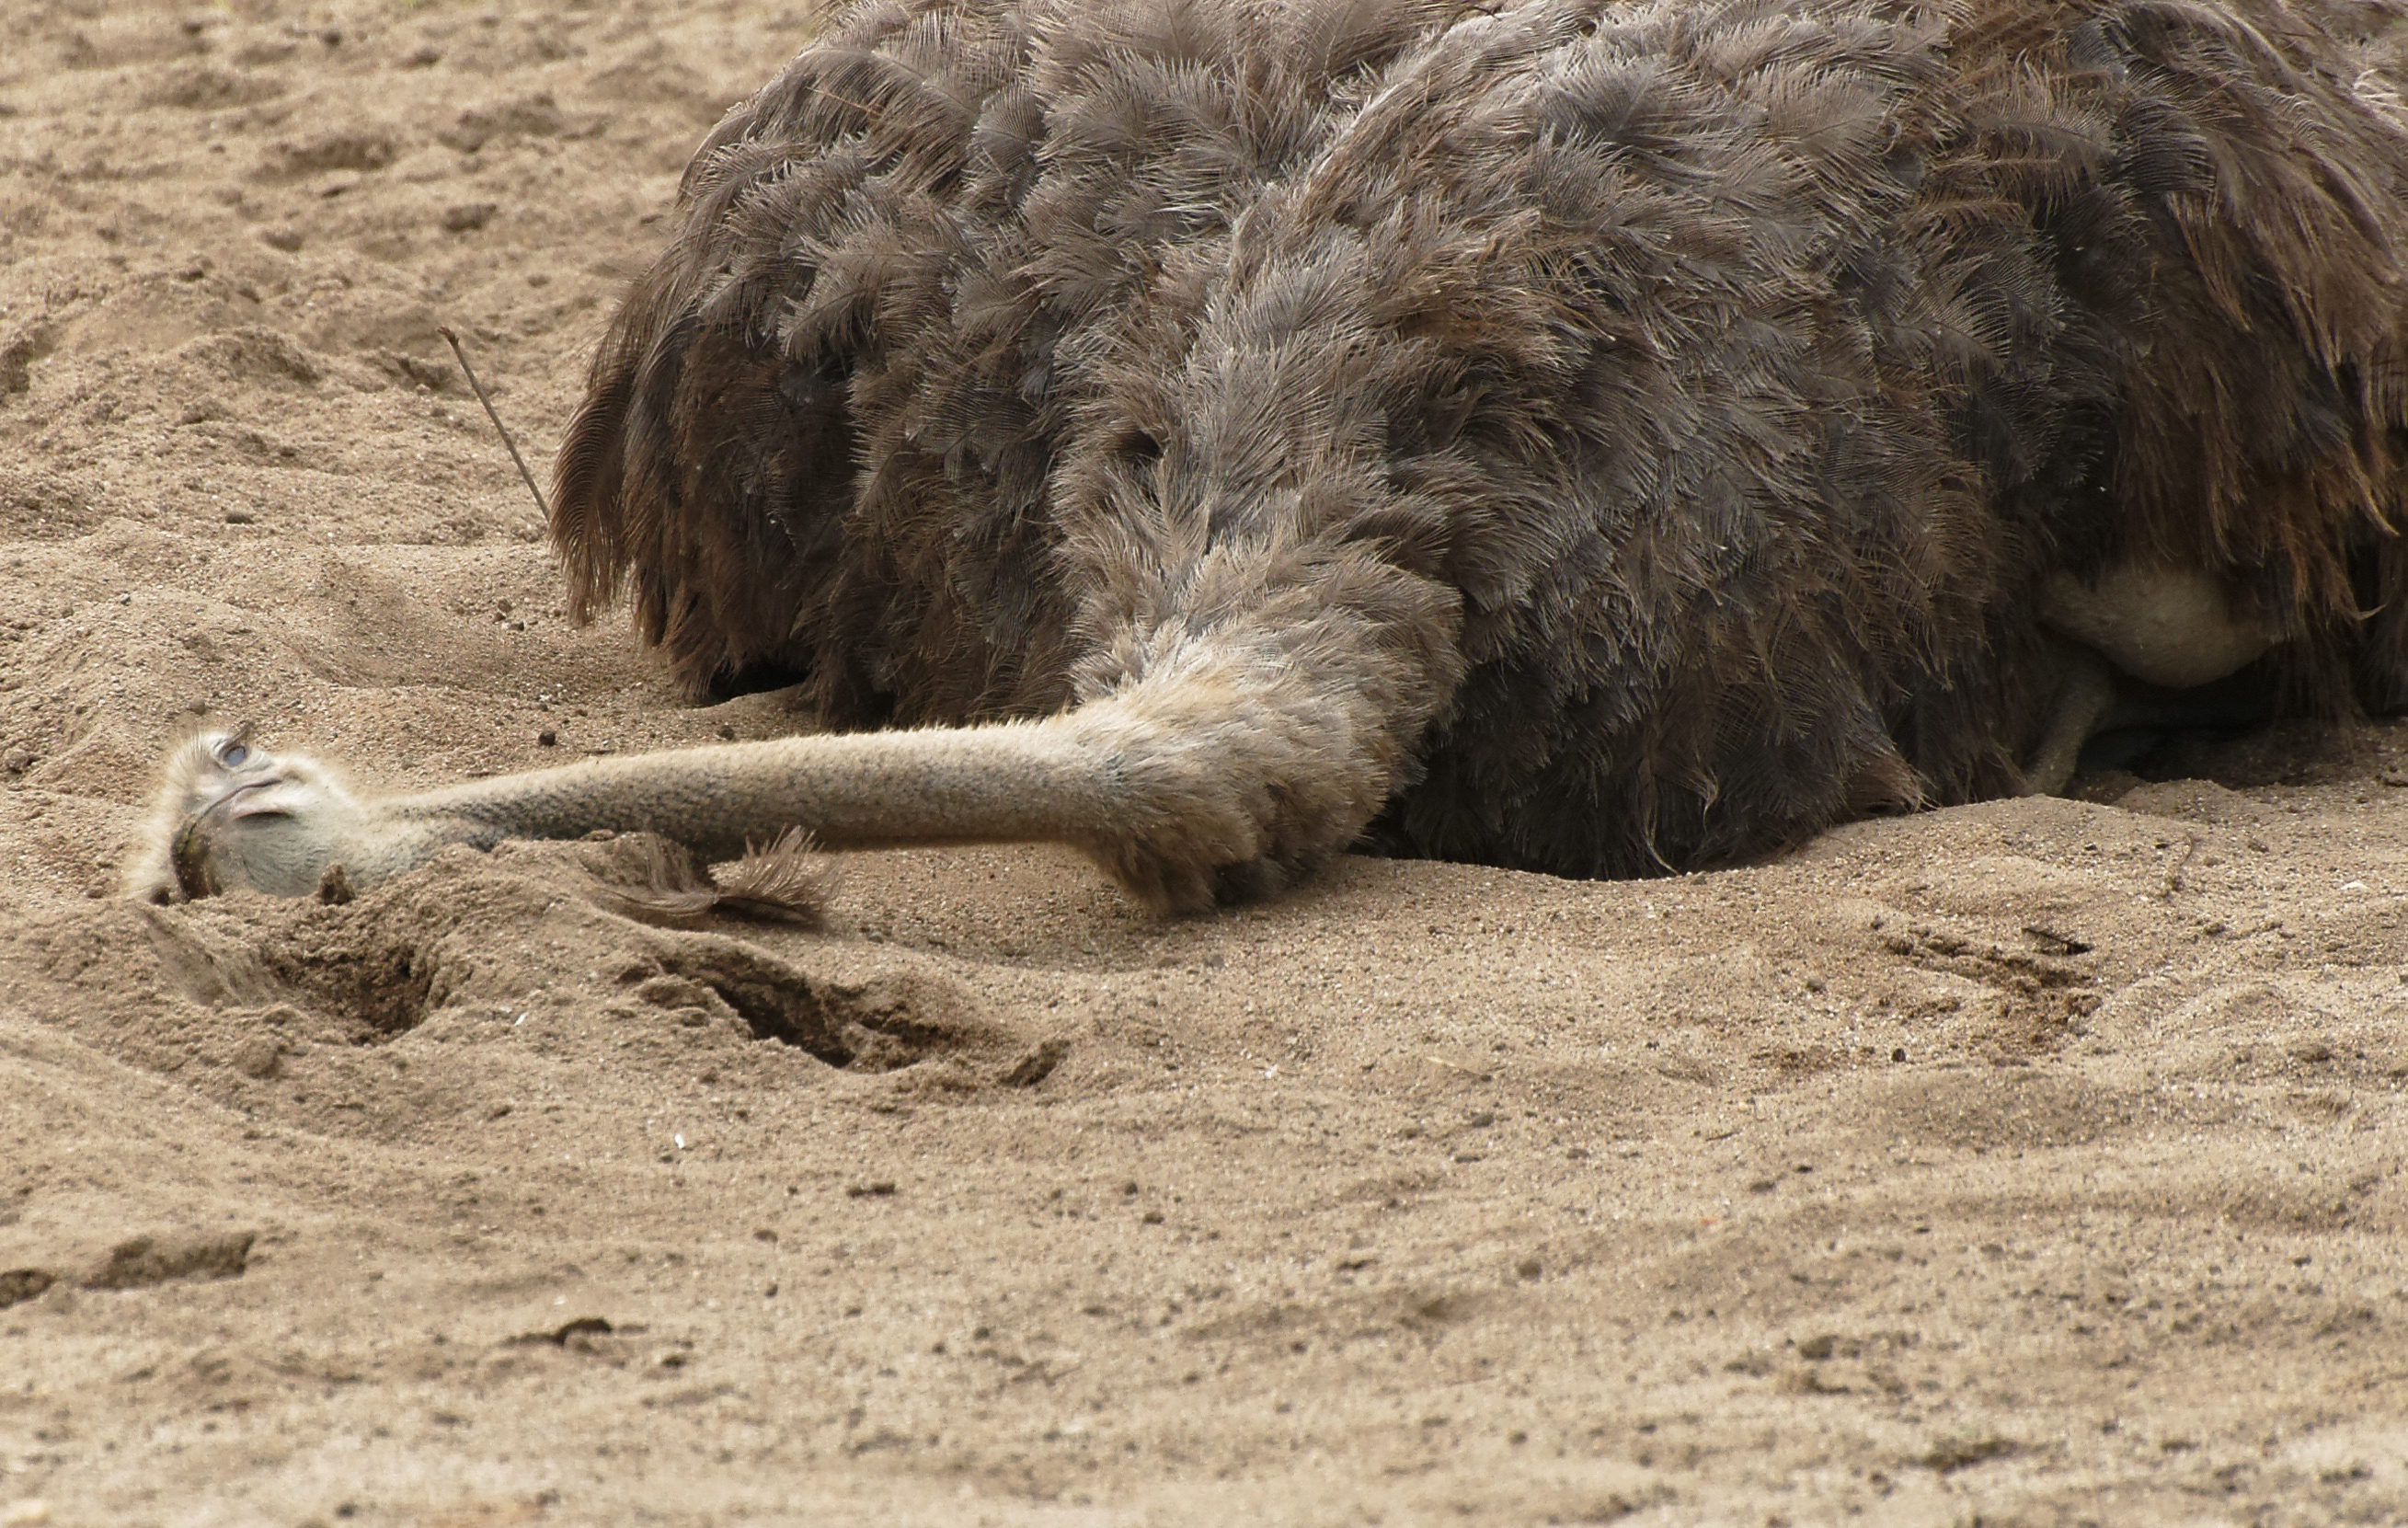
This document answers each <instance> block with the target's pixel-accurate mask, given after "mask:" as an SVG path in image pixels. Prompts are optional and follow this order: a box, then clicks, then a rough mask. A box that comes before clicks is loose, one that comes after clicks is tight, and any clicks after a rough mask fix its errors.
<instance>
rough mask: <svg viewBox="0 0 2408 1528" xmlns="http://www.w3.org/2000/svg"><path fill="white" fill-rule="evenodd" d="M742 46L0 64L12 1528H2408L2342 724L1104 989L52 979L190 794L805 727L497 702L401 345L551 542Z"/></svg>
mask: <svg viewBox="0 0 2408 1528" xmlns="http://www.w3.org/2000/svg"><path fill="white" fill-rule="evenodd" d="M809 27H810V13H809V12H808V11H807V10H806V9H804V8H802V7H799V6H797V7H790V8H787V9H783V10H781V9H777V8H775V7H769V8H762V7H753V6H750V5H742V4H727V3H711V0H697V3H691V4H683V5H674V6H672V5H660V6H642V5H637V4H633V3H627V4H619V5H611V4H588V5H578V4H567V5H562V6H558V7H523V8H514V9H513V8H504V7H485V8H480V7H478V6H476V5H473V4H461V3H456V0H339V3H337V4H333V5H329V6H319V5H313V6H310V7H308V8H307V9H306V10H305V9H303V8H301V7H297V6H294V5H292V4H289V3H282V0H231V3H228V4H222V5H219V6H216V7H210V6H208V5H205V4H197V3H196V4H193V5H177V6H165V5H161V6H145V5H137V4H133V3H130V0H121V3H114V4H111V3H104V0H9V3H8V4H7V5H6V6H5V7H0V541H5V542H6V544H5V546H0V786H5V789H0V864H5V865H6V866H7V874H6V878H5V880H0V1307H5V1308H0V1524H5V1525H7V1528H30V1525H32V1524H36V1523H54V1524H62V1525H67V1524H117V1523H161V1524H168V1523H173V1524H305V1523H310V1524H322V1525H328V1528H331V1525H334V1524H337V1523H354V1524H425V1525H430V1528H432V1525H445V1528H470V1525H484V1524H501V1523H638V1522H640V1523H693V1524H704V1523H710V1524H724V1523H738V1522H783V1521H795V1522H802V1521H837V1522H867V1523H898V1524H901V1523H926V1524H957V1523H958V1524H970V1523H997V1524H1003V1523H1065V1524H1068V1523H1079V1524H1105V1523H1124V1522H1142V1523H1161V1524H1218V1523H1226V1522H1237V1521H1267V1522H1281V1523H1355V1522H1383V1523H1389V1524H1413V1523H1458V1522H1461V1523H1540V1522H1565V1523H1570V1522H1604V1521H1628V1522H1633V1523H1690V1522H1695V1523H1799V1524H1803V1523H1810V1522H1827V1521H1860V1522H1865V1523H1901V1524H1905V1523H1914V1524H1923V1523H1942V1522H1972V1521H1980V1522H1983V1523H2005V1522H2019V1523H2059V1522H2065V1523H2071V1522H2084V1521H2091V1522H2101V1523H2119V1524H2120V1523H2149V1522H2184V1523H2221V1522H2234V1523H2241V1522H2247V1523H2303V1524H2304V1523H2327V1522H2336V1521H2367V1522H2378V1521H2403V1520H2408V1265H2403V1252H2408V1177H2403V1175H2402V1157H2403V1150H2408V1110H2403V1106H2402V1101H2401V1086H2402V1082H2403V1080H2408V1034H2403V1033H2402V1021H2403V1019H2408V985H2403V973H2402V967H2403V956H2408V928H2403V915H2408V790H2403V789H2400V788H2395V787H2399V786H2402V785H2403V784H2408V773H2403V765H2408V729H2403V728H2401V727H2399V726H2397V725H2384V724H2376V725H2371V726H2360V727H2357V728H2346V729H2343V730H2341V731H2338V732H2334V731H2329V730H2318V729H2315V728H2291V729H2287V730H2284V731H2280V732H2278V733H2276V734H2274V735H2272V736H2271V737H2264V738H2258V739H2253V740H2248V741H2245V742H2238V743H2232V744H2228V745H2222V746H2219V747H2216V748H2210V749H2203V750H2195V751H2194V752H2193V754H2192V755H2191V756H2190V757H2189V760H2188V764H2187V767H2186V770H2183V771H2176V772H2183V773H2188V774H2190V775H2192V776H2194V777H2193V778H2184V779H2173V780H2161V781H2157V782H2156V783H2146V784H2144V783H2142V782H2141V781H2139V780H2136V779H2135V778H2133V777H2131V776H2116V777H2106V778H2091V779H2088V780H2086V781H2085V782H2084V786H2083V790H2082V794H2083V795H2084V796H2085V800H2017V801H2003V802H1995V803H1991V804H1988V805H1983V806H1976V807H1971V808H1968V809H1964V810H1958V811H1949V812H1940V813H1933V814H1928V815H1923V816H1918V817H1914V818H1911V819H1905V820H1896V821H1886V822H1881V823H1871V824H1864V825H1860V826H1856V827H1853V828H1849V829H1844V830H1842V831H1840V832H1836V833H1833V834H1831V835H1829V836H1828V837H1827V838H1825V839H1823V840H1822V841H1820V842H1818V843H1814V844H1813V845H1811V846H1809V847H1808V848H1806V849H1805V850H1804V851H1803V852H1801V853H1799V854H1797V855H1795V856H1793V857H1791V858H1785V859H1782V860H1779V861H1777V862H1773V863H1770V864H1766V865H1764V866H1761V867H1757V868H1751V869H1744V870H1740V871H1735V872H1725V873H1715V874H1704V875H1693V876H1688V877H1684V878H1681V879H1677V880H1665V881H1656V882H1652V883H1629V884H1620V885H1584V884H1574V883H1567V882H1559V881H1554V880H1548V879H1544V878H1541V877H1538V876H1530V875H1517V874H1508V873H1501V872H1492V871H1486V870H1480V869H1470V868H1464V867H1458V866H1450V865H1442V864H1409V863H1388V862H1380V861H1373V860H1365V859H1353V860H1348V861H1346V862H1344V863H1342V864H1340V865H1339V866H1338V867H1337V868H1336V869H1335V870H1334V871H1332V872H1330V873H1329V874H1327V875H1326V876H1325V877H1323V878H1322V879H1321V880H1320V881H1318V882H1317V883H1316V884H1314V885H1312V887H1308V888H1306V889H1304V890H1303V891H1301V892H1299V893H1297V894H1296V895H1294V896H1291V897H1288V898H1287V899H1285V900H1284V901H1280V902H1277V903H1276V904H1273V905H1269V906H1263V907H1256V908H1252V909H1244V910H1239V911H1233V912H1229V913H1226V914H1224V915H1218V916H1214V917H1207V918H1198V919H1189V920H1178V921H1168V922H1166V921H1160V920H1157V919H1154V918H1152V917H1149V916H1146V915H1143V914H1141V913H1140V912H1139V911H1137V910H1136V909H1134V908H1133V907H1132V906H1131V905H1130V904H1128V903H1127V902H1126V901H1124V900H1123V899H1122V898H1121V897H1120V896H1119V895H1118V894H1117V893H1115V892H1114V891H1112V890H1111V889H1110V888H1109V887H1106V886H1105V885H1103V884H1102V883H1101V882H1100V881H1099V879H1098V877H1097V875H1096V874H1095V873H1094V872H1092V871H1091V870H1089V869H1088V868H1086V867H1085V866H1084V865H1082V863H1080V862H1078V861H1076V860H1075V859H1073V858H1069V857H1067V856H1065V855H1061V854H1056V853H1052V852H1045V851H1023V850H996V851H986V852H946V853H919V854H896V855H885V856H867V857H861V858H855V859H853V860H851V861H849V862H847V863H845V864H844V865H843V867H842V880H841V883H840V886H839V890H838V892H837V894H836V901H835V910H834V917H833V921H832V924H831V926H830V928H829V929H828V930H825V931H824V932H820V933H806V932H797V931H774V930H773V931H762V930H757V929H753V928H750V927H747V926H742V925H724V926H715V927H712V928H708V929H704V930H689V931H670V930H661V929H656V928H651V927H646V926H643V925H639V924H637V923H633V922H630V921H628V920H627V919H625V918H624V917H622V916H620V915H617V914H616V913H613V912H611V911H609V907H610V905H611V904H610V901H609V897H608V896H607V894H606V893H605V892H604V891H603V890H601V889H600V888H601V887H604V886H605V885H606V884H607V883H608V882H609V879H610V878H611V877H612V876H613V875H614V874H617V873H619V872H620V871H621V870H622V869H623V868H624V867H623V865H622V861H623V860H624V854H625V850H624V846H612V845H597V844H577V845H569V846H551V847H524V848H518V849H511V850H506V851H503V852H501V853H497V854H495V855H494V856H492V857H490V858H486V857H481V856H479V855H476V854H473V853H469V852H466V851H455V852H453V853H452V854H450V855H448V856H446V857H445V858H442V859H441V860H439V861H438V862H437V863H436V864H435V865H433V866H432V867H431V868H429V869H428V870H426V871H424V872H421V873H418V874H415V875H412V876H409V877H408V878H405V879H403V880H402V881H400V882H399V883H397V884H395V885H393V886H391V887H388V888H385V889H382V890H380V891H377V892H375V893H372V894H370V895H367V896H366V897H363V898H361V899H360V900H358V901H354V902H351V903H350V904H348V905H341V906H330V905H322V904H320V903H317V902H300V903H277V902H270V901H262V900H258V899H253V898H248V897H236V898H229V899H224V900H222V901H216V902H211V903H205V904H201V905H197V906H192V907H184V908H176V909H154V908H148V907H142V906H137V905H134V904H131V903H129V902H127V901H122V900H121V899H119V898H118V897H117V896H116V895H115V894H114V890H113V887H114V884H115V883H114V876H115V865H116V863H117V862H118V861H119V860H120V859H121V858H122V857H123V856H124V855H125V854H126V852H127V845H128V842H129V837H130V835H131V834H132V832H133V831H134V829H135V828H136V824H137V822H138V820H139V818H140V817H141V815H142V813H143V810H144V805H145V800H146V798H147V795H148V792H149V789H150V770H151V768H152V765H153V763H154V761H155V759H156V758H157V757H158V756H159V755H160V753H161V751H162V749H163V748H164V746H165V744H166V743H167V742H168V741H169V740H170V739H171V738H173V737H174V736H175V735H176V732H177V729H178V728H179V727H181V726H184V725H187V724H188V723H189V720H190V718H191V716H192V715H193V714H195V713H205V714H208V715H210V716H212V717H217V718H222V719H226V720H254V721H256V722H257V723H258V724H259V726H260V728H261V735H262V737H263V740H264V741H265V742H268V743H269V744H270V745H272V746H301V747H307V748H310V749H313V750H318V751H322V752H323V753H324V754H326V755H328V756H330V757H336V758H339V759H341V760H343V761H345V762H346V764H347V766H348V767H349V768H350V769H351V770H352V771H354V773H355V774H356V776H357V777H358V778H359V779H360V780H361V781H362V782H363V783H365V784H367V785H370V786H380V787H383V786H395V787H409V786H426V785H432V784H434V783H437V782H439V781H443V780H447V779H452V778H455V777H458V776H461V775H464V774H468V773H472V772H477V771H498V770H513V769H521V768H527V767H532V766H537V765H540V764H544V763H549V762H554V761H558V760H561V759H564V758H568V757H576V756H578V755H580V754H582V753H587V752H600V751H609V750H628V749H635V748H645V747H653V746H658V745H663V744H669V743H688V742H705V741H708V740H710V739H712V738H714V737H727V736H734V737H739V738H751V737H759V736H765V735H769V734H772V733H775V732H778V731H780V730H781V729H791V728H795V727H797V726H800V725H803V724H802V721H801V719H800V718H797V717H795V716H792V715H790V714H787V712H786V709H785V707H784V706H783V704H782V703H781V699H780V698H779V697H777V696H774V695H772V696H754V697H750V698H747V699H743V700H740V701H738V702H735V703H732V704H728V705H724V706H721V707H717V708H715V709H710V710H693V709H687V708H684V707H682V706H681V705H680V704H678V703H677V700H676V698H675V697H674V695H673V694H672V693H671V691H670V690H669V688H668V687H667V685H665V684H664V682H663V680H662V678H661V677H660V674H659V671H658V670H657V669H656V667H655V666H654V665H653V663H652V661H651V660H650V659H648V657H647V656H645V655H644V654H643V653H642V652H641V651H640V650H639V649H638V647H637V646H636V644H635V643H634V642H633V641H631V640H630V638H629V637H628V636H627V634H626V633H625V632H624V630H622V629H620V627H618V626H617V625H616V624H615V623H606V624H604V625H603V626H601V627H596V628H594V629H590V630H577V629H572V628H571V627H569V626H568V625H567V624H566V622H565V621H564V620H563V618H562V613H561V604H560V593H559V585H558V582H557V580H556V578H555V576H554V572H553V569H552V561H551V557H550V555H549V553H548V552H547V550H546V548H545V546H544V544H543V543H542V541H541V540H540V537H539V529H538V517H537V515H536V513H535V512H534V511H533V509H532V508H531V506H530V504H529V503H528V502H527V500H526V498H525V496H524V494H523V490H522V489H521V488H520V486H519V484H518V483H517V481H516V478H515V475H514V474H513V472H512V470H511V469H510V468H509V464H508V461H507V458H506V457H505V456H504V455H503V454H502V452H501V451H500V449H499V447H498V445H497V442H496V440H495V437H494V435H493V433H492V431H491V429H490V428H489V426H488V425H486V423H485V421H484V420H483V418H482V417H481V416H480V413H479V412H478V411H477V408H476V405H475V403H474V401H473V400H472V399H471V398H470V397H469V396H468V395H467V393H466V389H465V387H464V386H463V384H462V382H460V380H459V378H458V376H457V373H456V371H455V369H454V368H453V367H452V363H451V361H450V359H449V356H448V353H447V352H446V351H445V349H444V348H443V346H442V344H441V342H440V341H439V339H437V334H436V326H437V324H451V325H453V326H454V327H456V328H457V329H458V330H459V331H460V332H461V334H462V335H463V337H464V339H465V340H466V343H467V344H468V346H469V347H470V349H471V352H472V354H473V355H474V356H475V357H477V358H479V359H480V361H481V363H482V366H483V368H484V369H485V370H486V371H487V372H488V374H489V376H490V378H491V380H492V381H493V382H495V389H496V392H497V393H498V401H499V403H500V406H501V407H502V409H503V410H504V411H505V413H506V415H507V417H508V418H509V420H510V421H511V422H512V423H513V424H514V425H516V426H517V427H518V429H519V430H520V431H521V433H522V434H523V436H524V437H525V438H526V440H528V442H529V443H530V446H531V447H532V448H533V449H534V452H535V454H536V455H537V457H538V464H540V462H541V460H542V459H543V457H544V455H545V454H546V451H547V450H548V447H549V445H550V443H551V442H552V441H553V440H557V439H558V436H559V433H560V430H561V428H562V426H563V425H564V423H565V421H566V417H567V412H568V411H569V409H570V408H571V407H572V405H573V403H574V400H575V396H576V392H577V387H578V383H579V378H580V376H581V370H582V367H583V357H584V355H585V353H586V351H587V349H588V347H589V346H590V345H591V343H592V341H593V339H594V337H595V334H596V332H597V330H598V327H599V325H600V324H601V321H602V319H603V317H604V315H605V313H606V312H607V310H608V308H609V304H610V302H611V301H612V300H613V297H614V295H615V294H616V292H617V291H618V289H619V287H620V285H621V283H622V282H623V281H624V280H625V278H626V277H627V276H628V274H629V273H631V272H632V271H634V270H636V269H638V268H639V267H640V266H641V265H642V263H643V262H644V261H645V260H646V259H647V258H648V257H649V256H650V254H651V252H652V251H653V250H654V249H655V248H656V246H657V245H658V243H659V241H660V239H661V238H662V237H663V235H664V230H665V227H666V224H665V223H664V222H663V214H664V212H665V211H666V210H667V209H668V208H669V207H670V204H671V196H672V192H673V189H674V186H675V183H676V178H677V175H678V172H679V170H680V168H681V166H682V164H683V162H684V160H685V157H686V155H687V153H688V152H689V151H690V150H691V148H692V146H693V144H694V143H695V141H696V139H697V138H698V137H699V136H700V135H701V133H702V132H703V131H704V130H705V129H706V128H707V126H708V125H709V124H710V123H711V122H712V121H713V120H715V119H716V117H717V116H718V114H719V113H720V112H721V111H722V110H723V109H724V108H725V107H726V106H727V105H728V104H729V103H730V102H731V101H733V100H734V99H736V98H737V97H738V96H739V95H740V94H743V93H744V92H745V91H746V90H748V89H749V88H751V87H752V86H753V85H754V84H756V83H758V82H759V81H760V80H762V79H766V78H767V76H768V75H769V73H770V72H772V71H773V70H774V69H775V67H776V66H777V65H779V64H780V63H781V61H782V60H783V58H784V57H785V56H786V55H787V54H788V53H790V52H791V51H792V50H793V49H794V48H795V46H796V44H797V42H798V41H799V40H800V39H801V38H802V37H803V36H805V35H806V34H807V31H808V29H809ZM547 734H548V735H551V736H552V738H553V739H554V742H552V745H550V746H546V745H545V744H544V743H543V742H541V741H540V740H541V739H542V738H543V737H544V736H546V735H547Z"/></svg>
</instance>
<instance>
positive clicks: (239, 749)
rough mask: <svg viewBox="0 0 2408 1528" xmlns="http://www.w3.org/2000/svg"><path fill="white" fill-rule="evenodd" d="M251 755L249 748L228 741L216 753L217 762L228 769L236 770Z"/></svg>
mask: <svg viewBox="0 0 2408 1528" xmlns="http://www.w3.org/2000/svg"><path fill="white" fill-rule="evenodd" d="M250 757H251V750H250V749H248V748H246V747H244V746H243V745H242V744H241V743H238V742H229V743H227V744H226V745H225V747H224V749H223V750H222V752H220V753H219V755H218V762H219V763H221V764H222V765H224V766H225V767H226V768H227V769H229V770H238V769H241V768H242V767H243V764H244V763H245V762H246V761H248V760H249V759H250Z"/></svg>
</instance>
